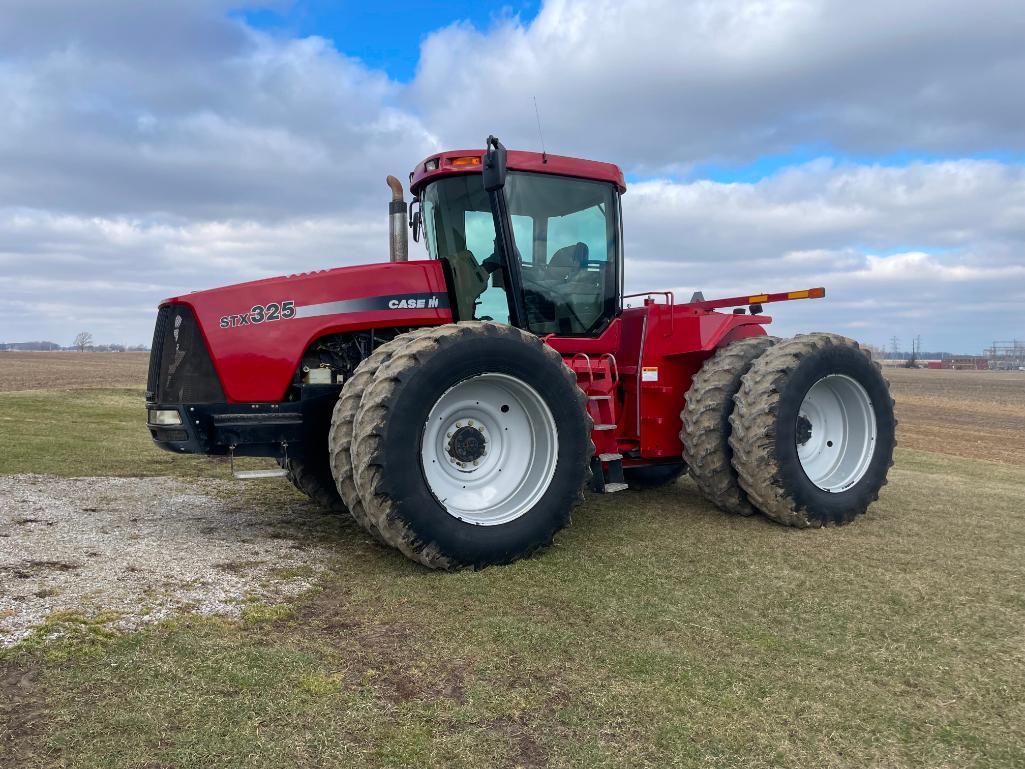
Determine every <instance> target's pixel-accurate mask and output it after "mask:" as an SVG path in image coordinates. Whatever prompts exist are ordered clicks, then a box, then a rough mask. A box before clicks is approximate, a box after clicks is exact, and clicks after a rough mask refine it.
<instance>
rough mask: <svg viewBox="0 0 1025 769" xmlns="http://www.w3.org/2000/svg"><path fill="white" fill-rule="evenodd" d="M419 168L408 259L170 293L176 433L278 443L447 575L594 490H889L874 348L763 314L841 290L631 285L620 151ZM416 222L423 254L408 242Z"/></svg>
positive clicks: (181, 437)
mask: <svg viewBox="0 0 1025 769" xmlns="http://www.w3.org/2000/svg"><path fill="white" fill-rule="evenodd" d="M409 179H410V188H411V191H412V194H413V202H412V209H411V210H409V211H407V204H406V203H405V202H404V200H403V193H402V187H401V185H400V184H399V182H398V181H397V180H396V179H394V178H393V177H389V179H388V183H389V185H390V186H391V188H392V192H393V200H392V203H391V207H390V221H391V233H390V234H391V260H390V262H389V263H386V264H372V265H365V266H358V267H344V268H340V269H333V270H323V271H318V272H310V273H302V274H298V275H289V276H287V277H281V278H271V279H268V280H258V281H253V282H251V283H243V284H240V285H235V286H227V287H224V288H219V289H214V290H210V291H200V292H197V293H192V294H188V295H186V296H180V297H176V298H174V299H168V300H167V301H166V302H164V303H162V304H161V306H160V311H159V315H158V318H157V325H156V332H155V335H154V339H153V352H152V356H151V360H150V372H149V385H148V392H147V396H146V397H147V401H148V406H147V408H148V424H149V429H150V431H151V432H152V435H153V439H154V440H155V441H156V443H157V445H159V446H161V447H162V448H165V449H167V450H169V451H174V452H187V453H197V454H211V455H221V456H230V457H238V456H257V457H271V458H276V459H277V460H278V463H279V465H280V467H281V469H280V470H266V471H250V472H249V473H236V475H239V476H241V477H247V476H248V477H252V476H254V475H274V474H280V475H287V477H288V478H289V479H290V480H291V481H292V483H294V484H295V485H296V486H297V487H298V488H299V489H300V490H301V491H303V492H305V493H306V494H307V495H309V496H310V497H311V498H313V499H314V500H316V501H317V502H319V503H320V504H322V505H323V506H324V507H326V508H328V509H330V510H333V511H337V512H343V511H345V510H348V512H349V513H351V515H352V516H353V518H355V520H356V521H357V522H358V523H359V524H360V525H361V526H363V527H364V528H365V529H366V530H367V531H368V532H369V533H370V534H371V535H372V536H373V537H375V538H376V539H378V540H379V541H381V542H383V543H387V544H389V545H392V546H394V547H396V548H398V549H399V550H400V551H402V552H403V553H404V554H406V555H407V556H409V557H410V558H413V559H415V560H417V561H419V562H421V563H423V564H425V565H426V566H430V567H435V568H443V569H458V568H463V567H474V568H481V567H485V566H488V565H491V564H503V563H509V562H511V561H515V560H516V559H518V558H521V557H523V556H526V555H529V554H531V553H533V552H534V551H536V550H538V549H539V548H543V547H545V546H546V545H548V544H550V543H551V541H552V538H553V537H554V535H555V534H556V532H558V531H559V530H560V529H562V528H563V527H564V526H566V525H567V524H568V523H569V520H570V510H571V508H573V506H574V505H576V504H577V503H578V502H580V501H581V500H582V499H583V495H582V493H581V492H582V489H583V488H584V487H585V486H587V485H589V486H590V488H591V490H592V491H594V492H598V493H602V492H604V493H610V492H618V491H622V490H624V489H626V488H628V487H635V488H650V487H654V486H660V485H662V484H667V483H670V482H672V481H673V480H675V479H676V478H677V477H678V476H679V475H680V474H681V473H683V472H684V470H689V472H690V475H691V477H692V478H693V479H694V482H695V483H696V485H697V487H698V489H700V491H701V493H702V494H703V495H704V496H705V497H707V498H708V500H709V501H711V502H712V503H713V504H715V505H717V506H718V507H720V508H721V509H723V510H725V511H727V512H729V513H734V514H738V515H751V514H753V513H755V512H761V513H763V514H765V515H766V516H768V517H770V518H772V519H773V520H775V521H778V522H780V523H782V524H786V525H788V526H798V527H809V526H811V527H819V526H826V525H830V524H844V523H848V522H850V521H852V520H853V519H854V518H856V517H857V516H859V515H861V514H862V513H864V512H865V511H866V509H867V508H868V506H869V505H870V504H871V503H872V502H873V501H874V500H875V499H877V498H878V494H879V489H880V488H881V487H882V486H883V484H884V483H885V482H886V474H887V471H888V469H889V467H890V466H891V464H892V456H893V448H894V444H895V441H894V427H895V420H894V416H893V401H892V400H891V398H890V393H889V389H888V385H887V382H886V380H885V379H884V378H883V377H882V375H881V373H880V369H879V367H878V366H877V365H876V364H875V363H873V361H872V360H871V358H870V357H869V355H868V354H867V353H866V352H865V351H864V350H862V349H860V348H859V346H858V344H857V343H856V342H854V341H852V340H850V339H847V338H845V337H842V336H838V335H835V334H820V333H816V334H807V335H802V336H797V337H794V338H792V339H783V340H781V339H778V338H776V337H771V336H766V333H765V328H764V327H765V325H766V324H768V323H769V322H770V321H771V318H769V317H768V316H766V315H764V314H762V307H763V305H765V304H767V303H769V302H779V301H786V300H791V299H806V298H816V297H821V296H823V295H824V291H823V290H822V289H820V288H813V289H808V290H803V291H791V292H788V293H782V294H759V295H748V296H742V297H733V298H730V299H717V300H712V301H707V300H705V299H704V298H703V297H702V296H701V295H700V294H695V296H694V297H693V298H692V299H691V301H689V302H686V303H682V304H681V303H677V302H676V301H675V299H674V296H673V294H672V293H671V292H668V291H656V292H647V293H645V294H638V295H624V293H623V236H622V218H621V213H620V212H621V209H620V196H621V195H622V194H623V193H624V192H625V191H626V185H625V183H624V180H623V174H622V172H621V171H620V170H619V168H617V167H616V166H614V165H611V164H608V163H599V162H595V161H589V160H578V159H574V158H568V157H558V156H555V155H546V154H544V153H541V154H539V153H534V152H515V151H509V152H507V151H506V149H505V148H504V147H503V146H502V144H501V143H500V142H499V141H498V140H497V139H495V138H494V137H489V138H488V142H487V147H486V149H485V150H483V151H481V150H475V151H474V150H467V151H458V152H443V153H440V154H438V155H433V156H431V157H429V158H427V160H425V161H424V162H423V163H421V164H420V165H418V166H417V167H416V169H415V170H414V171H413V173H412V174H410V177H409ZM410 214H411V215H410ZM409 229H412V233H413V238H414V240H415V241H419V240H420V238H421V237H423V239H424V240H425V241H426V247H427V248H426V250H427V258H426V259H423V260H415V261H410V260H408V257H407V246H408V242H407V232H408V231H409ZM631 298H633V300H634V301H633V302H631V303H625V300H627V299H631ZM631 304H633V305H635V306H630V305H631ZM720 310H732V311H731V312H720Z"/></svg>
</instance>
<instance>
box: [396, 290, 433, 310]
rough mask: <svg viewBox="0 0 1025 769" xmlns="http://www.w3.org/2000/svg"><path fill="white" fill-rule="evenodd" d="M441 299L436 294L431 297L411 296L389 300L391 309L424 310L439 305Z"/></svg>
mask: <svg viewBox="0 0 1025 769" xmlns="http://www.w3.org/2000/svg"><path fill="white" fill-rule="evenodd" d="M439 302H440V299H439V298H438V295H437V294H435V295H434V296H432V297H430V298H427V299H425V298H423V297H415V296H414V297H410V298H408V299H392V300H390V301H389V302H388V309H389V310H424V309H431V310H433V309H435V308H436V307H438V304H439Z"/></svg>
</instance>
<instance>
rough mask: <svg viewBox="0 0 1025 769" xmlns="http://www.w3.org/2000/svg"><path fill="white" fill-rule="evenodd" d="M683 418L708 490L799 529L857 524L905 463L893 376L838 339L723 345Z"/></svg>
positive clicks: (700, 481) (691, 459)
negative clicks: (900, 459)
mask: <svg viewBox="0 0 1025 769" xmlns="http://www.w3.org/2000/svg"><path fill="white" fill-rule="evenodd" d="M681 419H682V423H683V430H682V432H681V434H680V438H681V440H682V441H683V444H684V447H685V448H684V457H685V459H686V460H687V463H688V466H689V468H690V473H691V477H692V478H693V479H694V481H695V483H696V484H697V486H698V488H699V490H700V491H701V492H702V494H703V495H704V496H705V497H706V498H707V499H708V500H709V501H711V502H712V503H713V504H715V505H716V506H718V507H719V508H721V509H722V510H724V511H726V512H729V513H735V514H739V515H751V514H753V513H755V512H761V513H764V514H765V515H766V516H768V517H769V518H771V519H773V520H775V521H777V522H779V523H782V524H784V525H787V526H796V527H800V528H807V527H821V526H827V525H840V524H845V523H850V522H851V521H853V520H854V519H855V518H857V517H858V516H860V515H862V514H864V513H865V512H866V511H867V509H868V507H869V505H871V504H872V502H874V501H875V500H876V499H878V497H879V491H880V489H881V488H882V487H883V486H884V485H885V484H886V475H887V472H888V470H889V468H890V467H891V466H892V464H893V450H894V447H895V445H896V440H895V430H896V419H895V418H894V414H893V400H892V398H891V397H890V393H889V386H888V384H887V382H886V379H885V378H884V377H883V376H882V371H881V369H880V367H879V365H878V364H877V363H875V362H874V361H873V360H872V359H871V357H870V356H869V355H868V354H867V353H866V352H865V351H864V350H862V349H861V347H860V346H859V345H858V343H857V342H855V341H853V340H851V339H848V338H846V337H842V336H839V335H836V334H821V333H819V334H804V335H799V336H796V337H793V338H791V339H787V340H783V341H780V340H778V339H775V338H773V337H764V336H762V337H751V338H748V339H743V340H739V341H737V342H734V343H733V344H730V345H728V346H725V347H723V348H721V349H720V350H718V351H717V352H716V353H715V354H714V355H713V356H712V357H711V358H709V359H708V360H707V361H706V362H705V364H704V365H703V366H702V369H701V371H700V372H699V373H698V375H697V376H695V378H694V381H693V384H692V386H691V388H690V390H689V391H688V393H687V397H686V406H685V408H684V410H683V413H682V414H681Z"/></svg>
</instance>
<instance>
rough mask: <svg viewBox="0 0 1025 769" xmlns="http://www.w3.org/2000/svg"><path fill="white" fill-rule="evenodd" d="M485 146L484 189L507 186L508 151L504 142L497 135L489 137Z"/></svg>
mask: <svg viewBox="0 0 1025 769" xmlns="http://www.w3.org/2000/svg"><path fill="white" fill-rule="evenodd" d="M485 147H486V149H487V151H486V152H485V153H484V168H483V169H481V175H482V176H483V177H484V189H485V190H487V191H488V192H494V191H495V190H500V189H502V187H504V186H505V170H506V166H505V161H506V152H505V147H504V146H502V142H500V141H499V140H498V138H497V137H495V136H489V137H488V139H487V142H486V143H485Z"/></svg>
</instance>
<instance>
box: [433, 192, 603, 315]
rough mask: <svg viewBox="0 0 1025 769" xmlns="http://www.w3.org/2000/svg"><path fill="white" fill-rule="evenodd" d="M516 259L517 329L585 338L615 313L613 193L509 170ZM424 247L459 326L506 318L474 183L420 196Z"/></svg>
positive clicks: (487, 219)
mask: <svg viewBox="0 0 1025 769" xmlns="http://www.w3.org/2000/svg"><path fill="white" fill-rule="evenodd" d="M505 195H506V201H507V203H508V207H509V211H510V214H511V217H512V226H513V236H514V239H515V242H516V250H517V252H518V257H519V259H520V262H521V273H522V276H523V293H524V296H523V303H524V306H525V308H526V311H527V328H528V330H530V331H532V332H533V333H535V334H553V333H554V334H560V335H582V334H588V333H590V332H592V331H593V330H595V329H596V328H597V327H599V326H601V325H602V322H603V321H604V320H607V319H609V318H611V317H612V316H613V315H614V313H615V310H616V297H617V295H618V288H619V283H618V280H619V277H618V275H617V264H618V254H617V253H616V248H617V244H618V242H619V216H618V202H619V201H618V196H617V194H616V190H615V188H614V187H613V185H611V184H606V183H604V182H594V181H589V180H586V179H573V178H570V177H564V176H552V175H547V174H532V173H524V172H510V173H509V175H508V177H507V180H506V186H505ZM422 198H423V200H422V202H423V216H424V228H425V232H426V239H427V248H428V251H429V252H430V255H431V256H432V257H433V258H435V259H443V260H445V261H446V262H447V263H448V266H449V270H450V273H451V276H452V279H453V281H454V283H455V289H456V303H457V311H458V313H459V318H460V319H461V320H467V319H477V320H497V321H501V322H504V323H507V322H508V321H509V304H508V298H507V296H506V289H505V281H504V279H503V273H502V271H501V269H500V268H501V262H500V260H499V257H498V256H497V255H496V253H497V249H496V246H495V226H494V219H493V217H492V214H491V207H490V206H489V204H488V196H487V193H486V192H485V191H484V188H483V184H482V183H481V178H480V176H479V175H477V174H467V175H465V176H456V177H449V178H446V179H440V180H438V181H436V182H433V183H432V184H430V185H429V186H428V187H427V188H426V189H425V190H424V192H423V196H422Z"/></svg>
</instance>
